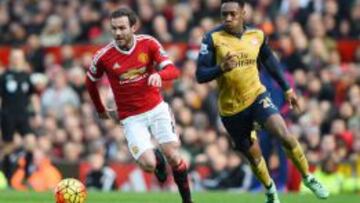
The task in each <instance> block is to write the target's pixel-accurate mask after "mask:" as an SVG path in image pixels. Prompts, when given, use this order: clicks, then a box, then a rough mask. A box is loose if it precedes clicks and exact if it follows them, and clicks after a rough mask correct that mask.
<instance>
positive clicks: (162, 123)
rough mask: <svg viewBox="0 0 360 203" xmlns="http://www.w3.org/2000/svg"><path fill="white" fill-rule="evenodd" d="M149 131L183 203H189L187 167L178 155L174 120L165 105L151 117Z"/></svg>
mask: <svg viewBox="0 0 360 203" xmlns="http://www.w3.org/2000/svg"><path fill="white" fill-rule="evenodd" d="M150 130H151V132H152V134H153V135H154V137H155V139H156V140H157V141H158V142H159V144H160V147H161V150H162V152H163V154H164V155H165V157H166V159H167V161H168V163H169V165H170V166H171V169H172V171H173V176H174V180H175V183H176V185H177V186H178V189H179V192H180V195H181V198H182V201H183V203H191V202H192V200H191V192H190V185H189V179H188V170H187V165H186V163H185V161H184V160H183V158H182V157H181V155H180V152H179V147H180V142H179V138H178V136H177V134H176V133H175V120H174V119H173V116H172V114H171V111H170V109H169V106H168V105H167V104H166V103H162V104H160V105H159V109H158V111H156V112H154V115H152V118H151V125H150Z"/></svg>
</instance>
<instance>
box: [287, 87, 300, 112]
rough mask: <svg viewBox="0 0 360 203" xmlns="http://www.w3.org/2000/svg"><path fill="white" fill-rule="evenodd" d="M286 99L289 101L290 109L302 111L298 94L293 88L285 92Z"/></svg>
mask: <svg viewBox="0 0 360 203" xmlns="http://www.w3.org/2000/svg"><path fill="white" fill-rule="evenodd" d="M285 99H286V101H287V102H288V103H289V106H290V109H294V110H295V111H297V112H298V113H300V112H301V107H300V104H299V100H298V97H297V95H296V94H295V92H294V90H293V89H289V90H288V91H286V92H285Z"/></svg>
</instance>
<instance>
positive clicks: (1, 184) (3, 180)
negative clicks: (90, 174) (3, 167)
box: [0, 171, 8, 190]
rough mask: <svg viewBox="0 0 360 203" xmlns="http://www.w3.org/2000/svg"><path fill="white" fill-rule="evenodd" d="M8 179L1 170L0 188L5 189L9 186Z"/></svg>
mask: <svg viewBox="0 0 360 203" xmlns="http://www.w3.org/2000/svg"><path fill="white" fill-rule="evenodd" d="M7 182H8V181H7V180H6V177H5V175H4V173H3V172H2V171H0V190H4V189H6V188H7V187H8V183H7Z"/></svg>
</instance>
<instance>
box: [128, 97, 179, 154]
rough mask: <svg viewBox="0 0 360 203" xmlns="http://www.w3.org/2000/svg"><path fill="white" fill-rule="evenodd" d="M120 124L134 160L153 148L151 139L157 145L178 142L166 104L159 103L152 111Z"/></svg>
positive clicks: (129, 118) (171, 115)
mask: <svg viewBox="0 0 360 203" xmlns="http://www.w3.org/2000/svg"><path fill="white" fill-rule="evenodd" d="M121 123H122V124H123V125H124V134H125V137H126V140H127V142H128V147H129V151H130V153H131V155H132V156H133V157H134V159H135V160H138V159H139V157H140V156H141V155H142V154H143V153H144V152H145V151H146V150H148V149H153V148H154V147H155V146H154V144H153V142H152V139H151V138H152V137H153V138H154V140H155V141H156V142H157V143H159V144H164V143H169V142H179V137H178V135H177V134H176V132H175V119H174V117H173V114H172V112H171V110H170V107H169V105H168V104H167V103H166V102H161V103H160V104H158V105H157V106H156V107H154V108H153V109H151V110H149V111H147V112H144V113H141V114H138V115H134V116H129V117H127V118H125V119H123V120H121Z"/></svg>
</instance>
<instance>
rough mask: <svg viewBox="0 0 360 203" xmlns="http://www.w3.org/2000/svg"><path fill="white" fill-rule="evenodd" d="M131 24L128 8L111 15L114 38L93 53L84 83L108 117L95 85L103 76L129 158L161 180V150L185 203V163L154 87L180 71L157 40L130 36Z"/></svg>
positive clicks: (187, 194) (132, 16) (171, 121)
mask: <svg viewBox="0 0 360 203" xmlns="http://www.w3.org/2000/svg"><path fill="white" fill-rule="evenodd" d="M136 23H137V16H136V14H135V13H134V12H133V11H132V10H130V9H128V8H120V9H118V10H116V11H114V12H113V13H112V14H111V30H112V34H113V36H114V41H112V42H110V43H109V44H108V45H106V46H105V47H104V48H102V49H100V50H99V51H98V52H97V53H96V54H95V55H94V57H93V61H92V65H91V66H90V68H89V70H88V72H87V77H86V87H87V89H88V92H89V94H90V97H91V99H92V101H93V103H94V105H95V107H96V110H97V112H98V114H99V117H100V118H102V119H110V115H109V112H108V110H107V109H106V108H105V107H104V105H103V103H102V101H101V98H100V96H99V91H98V89H97V86H96V81H97V80H98V79H100V78H101V76H102V75H103V74H104V73H105V74H106V76H107V78H108V80H109V82H110V86H111V89H112V91H113V94H114V96H115V102H116V106H117V114H118V117H119V119H120V121H121V123H122V124H123V125H124V132H125V136H126V139H127V142H128V147H129V150H130V152H131V154H132V156H133V157H134V159H135V160H136V161H137V163H138V164H139V165H140V167H141V168H142V169H143V170H145V171H148V172H155V175H156V177H157V178H158V180H159V181H160V182H164V181H165V180H166V176H167V175H166V170H165V169H166V166H165V159H164V157H163V156H162V153H163V154H164V155H165V157H166V159H167V161H168V163H169V164H170V166H171V168H172V171H173V175H174V180H175V182H176V184H177V186H178V188H179V192H180V195H181V197H182V202H183V203H190V202H192V200H191V194H190V188H189V182H188V174H187V166H186V164H185V162H184V160H183V159H182V158H181V156H180V154H179V146H180V142H179V138H178V136H177V134H176V133H175V123H174V119H173V116H172V114H171V112H170V108H169V106H168V104H167V103H165V102H164V101H163V98H162V96H161V93H160V89H159V88H160V87H161V85H162V81H165V80H173V79H175V78H177V77H178V76H179V71H178V69H177V68H176V67H175V66H174V65H173V63H172V62H171V61H170V60H169V58H168V56H167V54H166V52H165V51H164V49H163V48H162V46H161V45H160V43H159V42H158V41H157V40H156V39H154V38H153V37H151V36H149V35H137V34H134V32H135V30H136ZM151 136H153V138H154V139H155V140H156V141H157V142H158V143H159V146H160V148H161V151H162V153H161V152H160V151H159V150H154V146H153V144H152V142H151Z"/></svg>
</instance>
